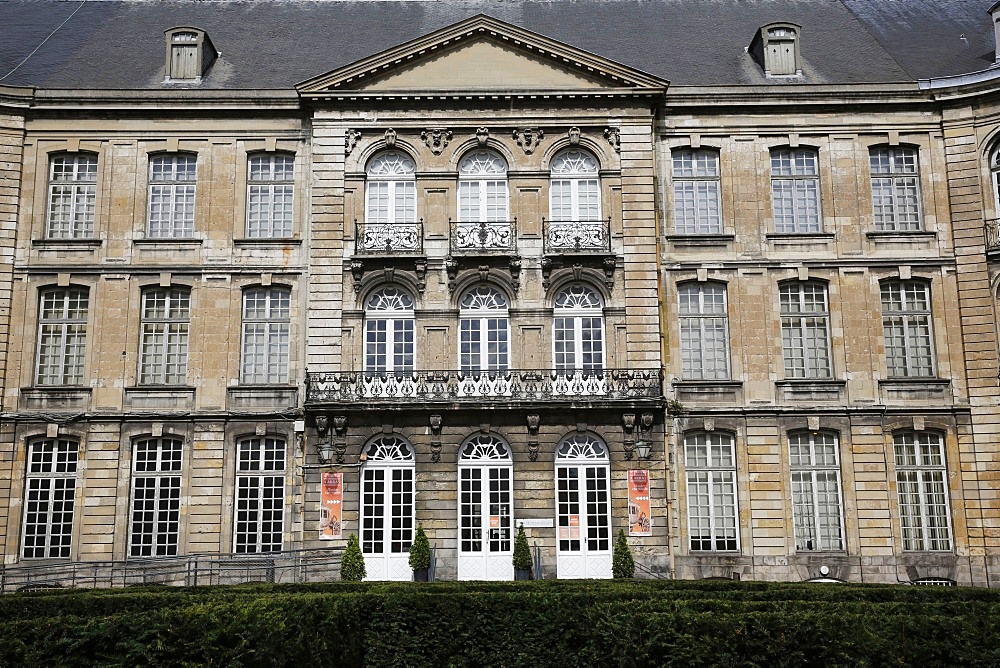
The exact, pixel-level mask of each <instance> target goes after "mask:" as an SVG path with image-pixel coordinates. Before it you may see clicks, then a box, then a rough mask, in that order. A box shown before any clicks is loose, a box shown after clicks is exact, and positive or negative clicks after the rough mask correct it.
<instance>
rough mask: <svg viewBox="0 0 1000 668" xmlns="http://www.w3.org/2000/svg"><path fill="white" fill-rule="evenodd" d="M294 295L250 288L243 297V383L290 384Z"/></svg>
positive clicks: (280, 291)
mask: <svg viewBox="0 0 1000 668" xmlns="http://www.w3.org/2000/svg"><path fill="white" fill-rule="evenodd" d="M291 297H292V291H291V290H289V289H288V288H281V287H270V288H250V289H248V290H246V291H245V292H244V293H243V364H242V373H241V382H243V383H244V384H248V385H254V384H268V383H287V382H288V352H289V340H288V336H289V325H290V324H291V317H290V309H291Z"/></svg>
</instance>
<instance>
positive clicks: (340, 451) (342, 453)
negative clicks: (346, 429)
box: [333, 441, 347, 464]
mask: <svg viewBox="0 0 1000 668" xmlns="http://www.w3.org/2000/svg"><path fill="white" fill-rule="evenodd" d="M333 451H334V452H335V453H336V454H337V463H338V464H343V463H344V461H345V460H346V458H347V441H337V442H336V443H334V444H333Z"/></svg>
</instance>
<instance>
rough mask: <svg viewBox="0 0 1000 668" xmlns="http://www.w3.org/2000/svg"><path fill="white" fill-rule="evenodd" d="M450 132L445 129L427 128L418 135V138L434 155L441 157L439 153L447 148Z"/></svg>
mask: <svg viewBox="0 0 1000 668" xmlns="http://www.w3.org/2000/svg"><path fill="white" fill-rule="evenodd" d="M451 137H452V132H451V130H448V129H447V128H427V129H426V130H424V131H423V132H421V133H420V138H421V139H423V140H424V144H426V145H427V148H429V149H430V150H431V153H433V154H434V155H441V151H443V150H445V148H447V147H448V142H449V141H450V140H451Z"/></svg>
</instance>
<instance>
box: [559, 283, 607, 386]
mask: <svg viewBox="0 0 1000 668" xmlns="http://www.w3.org/2000/svg"><path fill="white" fill-rule="evenodd" d="M603 308H604V301H603V300H602V299H601V296H600V295H599V294H598V293H597V292H596V291H595V290H594V289H593V288H591V287H589V286H587V285H583V284H580V283H577V284H573V285H570V286H567V287H566V288H564V289H563V290H561V291H560V292H559V294H557V295H556V298H555V300H554V302H553V316H554V317H553V320H552V353H553V361H554V363H555V368H556V369H557V370H559V371H600V370H602V369H603V368H604V310H603Z"/></svg>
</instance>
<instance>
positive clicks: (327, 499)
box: [319, 473, 344, 540]
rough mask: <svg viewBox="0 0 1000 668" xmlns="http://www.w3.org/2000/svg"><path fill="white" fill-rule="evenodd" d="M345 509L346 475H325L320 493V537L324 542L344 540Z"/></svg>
mask: <svg viewBox="0 0 1000 668" xmlns="http://www.w3.org/2000/svg"><path fill="white" fill-rule="evenodd" d="M343 508H344V474H343V473H324V474H323V490H322V492H320V509H319V537H320V538H321V539H323V540H334V539H335V538H343V535H344V534H343V525H342V523H341V511H342V510H343Z"/></svg>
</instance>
